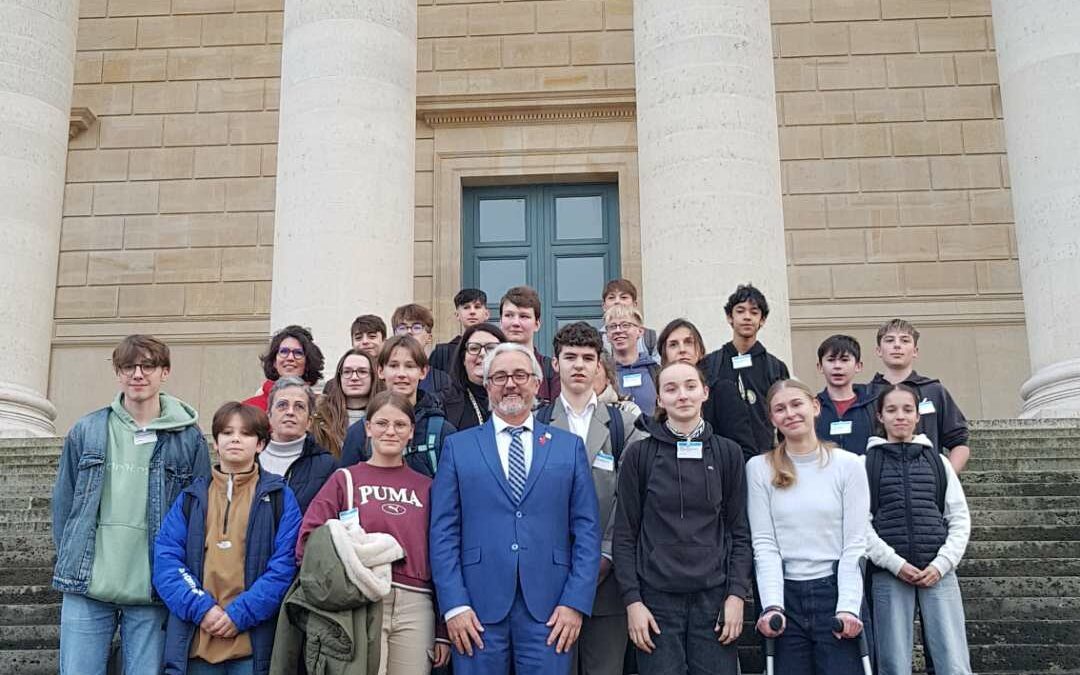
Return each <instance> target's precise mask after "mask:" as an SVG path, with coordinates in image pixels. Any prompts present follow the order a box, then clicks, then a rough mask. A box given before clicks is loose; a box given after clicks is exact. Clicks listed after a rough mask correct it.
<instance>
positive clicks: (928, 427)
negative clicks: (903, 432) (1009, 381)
mask: <svg viewBox="0 0 1080 675" xmlns="http://www.w3.org/2000/svg"><path fill="white" fill-rule="evenodd" d="M889 384H890V383H889V381H888V380H886V379H885V376H884V375H882V374H881V373H877V374H875V375H874V379H873V380H871V381H870V387H871V388H872V389H873V390H874V394H875V397H876V396H879V395H880V394H881V392H882V391H883V390H884V389H885V388H886V387H888V386H889ZM902 384H906V385H908V386H909V387H911V388H912V389H914V390H915V391H916V392H918V394H919V426H918V428H917V429H916V430H915V433H916V434H925V435H926V437H927V438H929V439H930V442H931V443H933V444H934V447H935V448H940V449H943V450H952V449H953V448H955V447H956V446H958V445H967V444H968V423H967V418H966V417H964V413H963V412H962V411H961V410H960V406H958V405H956V401H954V400H953V397H952V396H951V395H949V390H948V389H946V388H945V385H943V384H942V383H941V381H940V380H936V379H934V378H932V377H926V376H924V375H919V374H918V373H916V372H915V371H914V370H913V371H911V374H910V375H908V376H907V379H905V380H904V381H903V383H902ZM927 401H928V402H929V403H931V404H933V412H929V406H927V404H926V403H925V402H927Z"/></svg>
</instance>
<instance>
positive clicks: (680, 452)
mask: <svg viewBox="0 0 1080 675" xmlns="http://www.w3.org/2000/svg"><path fill="white" fill-rule="evenodd" d="M675 453H676V454H675V456H676V457H678V458H679V459H701V441H679V442H678V444H677V445H676V446H675Z"/></svg>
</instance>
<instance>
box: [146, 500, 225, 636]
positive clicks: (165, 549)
mask: <svg viewBox="0 0 1080 675" xmlns="http://www.w3.org/2000/svg"><path fill="white" fill-rule="evenodd" d="M185 499H188V496H187V493H185V492H182V493H180V496H179V497H178V498H177V499H176V501H175V502H174V503H173V505H172V508H171V509H169V513H168V514H167V515H166V516H165V520H164V521H163V522H162V523H161V529H159V530H158V533H157V537H156V538H155V539H154V569H153V582H154V588H155V589H156V590H157V592H158V595H159V596H160V597H161V600H162V602H164V603H165V606H166V607H168V608H169V611H170V612H172V613H173V614H175V615H176V616H178V617H179V618H181V619H183V620H184V621H187V622H188V623H194V624H198V623H199V622H200V621H202V619H203V616H204V615H205V614H206V613H207V612H208V611H209V610H210V608H212V607H213V606H214V605H215V604H216V602H217V601H216V600H214V597H213V596H212V595H210V594H209V593H208V592H206V590H205V589H203V587H202V584H201V583H200V582H199V580H198V578H197V577H196V576H195V574H193V573H192V571H191V570H190V569H188V565H187V538H188V523H187V518H186V517H185V516H184V500H185Z"/></svg>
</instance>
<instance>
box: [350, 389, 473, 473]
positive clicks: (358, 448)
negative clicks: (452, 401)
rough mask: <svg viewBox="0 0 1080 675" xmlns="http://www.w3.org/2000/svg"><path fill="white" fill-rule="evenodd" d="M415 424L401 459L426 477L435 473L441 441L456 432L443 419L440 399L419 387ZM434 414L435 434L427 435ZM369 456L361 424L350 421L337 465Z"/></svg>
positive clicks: (368, 457) (363, 459)
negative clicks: (431, 436)
mask: <svg viewBox="0 0 1080 675" xmlns="http://www.w3.org/2000/svg"><path fill="white" fill-rule="evenodd" d="M413 410H414V411H415V413H416V427H415V429H414V430H413V440H412V443H410V444H409V447H408V448H406V449H405V463H406V464H408V465H409V468H411V469H412V470H413V471H416V472H418V473H422V474H424V475H425V476H427V477H428V478H433V477H434V476H435V469H437V468H438V466H439V456H440V455H441V454H442V447H443V441H444V440H446V438H447V436H449V435H450V434H453V433H456V432H457V429H455V428H454V425H453V424H451V423H450V422H448V421H447V420H446V412H445V411H444V410H443V404H442V399H441V398H440V397H438V396H436V395H434V394H429V393H427V392H425V391H423V390H420V391H417V392H416V406H415V407H414V408H413ZM435 418H438V419H439V420H441V421H439V422H436V424H435V426H437V427H438V431H437V432H436V433H435V434H434V436H435V438H429V436H430V435H431V434H429V433H428V427H429V426H430V425H429V423H428V421H429V420H431V419H435ZM369 459H371V449H370V448H369V447H368V442H367V431H366V430H365V429H364V425H363V424H354V425H352V426H351V427H349V431H348V433H346V434H345V443H344V444H343V445H342V447H341V459H339V460H338V466H340V467H348V466H352V465H353V464H357V463H359V462H366V461H367V460H369Z"/></svg>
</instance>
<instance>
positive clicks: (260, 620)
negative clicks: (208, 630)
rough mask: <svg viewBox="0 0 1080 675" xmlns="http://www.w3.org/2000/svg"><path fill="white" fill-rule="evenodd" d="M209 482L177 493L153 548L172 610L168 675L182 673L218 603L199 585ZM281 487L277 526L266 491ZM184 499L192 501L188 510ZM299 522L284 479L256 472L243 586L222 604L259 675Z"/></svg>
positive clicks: (159, 585)
mask: <svg viewBox="0 0 1080 675" xmlns="http://www.w3.org/2000/svg"><path fill="white" fill-rule="evenodd" d="M209 485H210V481H209V479H207V478H199V479H198V480H196V481H195V482H194V483H192V484H191V485H190V486H189V487H188V488H187V489H185V490H184V491H183V492H182V493H181V494H180V497H178V498H177V500H176V502H175V503H173V505H172V509H170V510H169V513H168V515H167V516H165V522H163V523H162V524H161V529H160V530H158V535H157V540H156V541H155V545H154V572H153V578H154V588H156V589H157V592H158V595H160V596H161V599H162V600H163V601H164V602H165V605H166V606H167V607H168V608H169V621H168V624H167V625H166V628H165V654H164V665H165V673H166V674H167V675H184V673H186V672H187V663H188V653H189V652H190V650H191V641H192V639H193V638H194V637H195V631H196V630H197V628H198V624H199V622H201V621H202V619H203V617H204V616H205V615H206V612H207V611H209V610H210V608H211V607H213V606H214V605H215V604H216V603H217V601H216V600H215V599H214V598H213V597H211V596H210V594H209V593H207V592H206V591H204V590H203V588H202V579H203V573H204V570H203V560H204V552H205V546H206V511H207V502H208V492H209ZM278 490H283V491H284V494H283V495H282V497H283V499H282V512H281V520H280V521H279V522H277V523H274V507H273V503H272V501H271V498H270V493H272V492H274V491H278ZM185 500H191V504H190V506H189V509H188V514H187V515H185V514H184V502H185ZM300 519H301V515H300V508H299V507H298V506H297V503H296V498H295V497H294V496H293V493H292V490H290V489H289V488H287V487H286V486H285V481H283V480H282V479H281V477H280V476H275V475H274V474H272V473H268V472H266V471H264V470H262V469H259V484H258V486H257V487H256V490H255V497H254V498H253V499H252V502H251V514H250V515H249V516H248V527H247V534H246V537H245V540H244V589H245V590H244V592H243V593H241V594H240V595H239V596H237V597H236V599H234V600H233V601H232V602H231V603H229V606H228V607H225V608H224V609H225V613H226V614H228V615H229V618H230V619H232V622H233V623H234V624H235V625H236V630H238V631H239V632H241V633H243V632H247V633H248V636H249V637H250V638H251V650H252V656H253V657H254V665H255V673H256V675H265V674H266V673H267V672H269V670H270V654H271V652H272V651H273V647H274V630H275V627H276V625H277V621H276V619H277V615H278V610H279V609H280V607H281V601H282V600H283V599H284V598H285V593H286V592H287V591H288V590H289V586H290V585H291V584H292V580H293V576H294V575H295V573H296V557H295V548H296V536H297V534H298V533H299V531H300Z"/></svg>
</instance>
